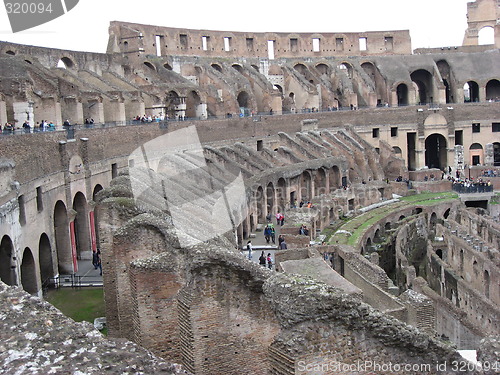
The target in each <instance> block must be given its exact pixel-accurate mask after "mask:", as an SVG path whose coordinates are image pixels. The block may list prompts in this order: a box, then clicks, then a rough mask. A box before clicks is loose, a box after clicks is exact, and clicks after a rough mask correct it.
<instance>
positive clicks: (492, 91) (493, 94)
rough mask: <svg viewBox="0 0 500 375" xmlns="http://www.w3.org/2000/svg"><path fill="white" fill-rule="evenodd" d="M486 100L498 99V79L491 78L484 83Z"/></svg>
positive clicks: (499, 88) (499, 87)
mask: <svg viewBox="0 0 500 375" xmlns="http://www.w3.org/2000/svg"><path fill="white" fill-rule="evenodd" d="M486 100H489V101H499V100H500V81H498V79H492V80H491V81H488V83H487V84H486Z"/></svg>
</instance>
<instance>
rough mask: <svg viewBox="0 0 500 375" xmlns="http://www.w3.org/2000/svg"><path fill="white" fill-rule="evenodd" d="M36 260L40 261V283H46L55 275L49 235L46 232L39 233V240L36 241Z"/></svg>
mask: <svg viewBox="0 0 500 375" xmlns="http://www.w3.org/2000/svg"><path fill="white" fill-rule="evenodd" d="M38 261H39V263H40V279H41V282H42V285H44V284H45V285H47V284H48V283H49V280H50V279H51V278H53V277H54V276H55V275H56V273H55V271H56V269H55V267H54V256H53V253H52V246H51V244H50V240H49V236H47V234H46V233H42V234H41V235H40V240H39V242H38Z"/></svg>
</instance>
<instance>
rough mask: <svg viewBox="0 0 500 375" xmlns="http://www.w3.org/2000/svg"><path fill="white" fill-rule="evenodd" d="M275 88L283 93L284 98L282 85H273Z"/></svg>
mask: <svg viewBox="0 0 500 375" xmlns="http://www.w3.org/2000/svg"><path fill="white" fill-rule="evenodd" d="M273 88H274V89H276V90H278V91H279V92H280V93H281V96H282V97H283V87H281V86H280V85H273Z"/></svg>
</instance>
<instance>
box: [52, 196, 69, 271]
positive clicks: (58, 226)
mask: <svg viewBox="0 0 500 375" xmlns="http://www.w3.org/2000/svg"><path fill="white" fill-rule="evenodd" d="M54 233H55V237H56V251H57V261H58V268H59V273H61V274H69V273H73V259H72V256H71V241H70V239H69V238H70V236H69V220H68V213H67V211H66V205H65V204H64V203H63V202H62V201H57V202H56V205H55V207H54Z"/></svg>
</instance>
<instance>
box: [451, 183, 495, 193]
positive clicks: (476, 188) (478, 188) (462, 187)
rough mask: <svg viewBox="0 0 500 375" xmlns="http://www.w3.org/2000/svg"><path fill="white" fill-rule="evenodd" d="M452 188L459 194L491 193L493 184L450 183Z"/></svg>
mask: <svg viewBox="0 0 500 375" xmlns="http://www.w3.org/2000/svg"><path fill="white" fill-rule="evenodd" d="M452 190H453V191H456V192H457V193H459V194H469V193H491V192H493V185H486V184H460V183H454V184H452Z"/></svg>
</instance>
